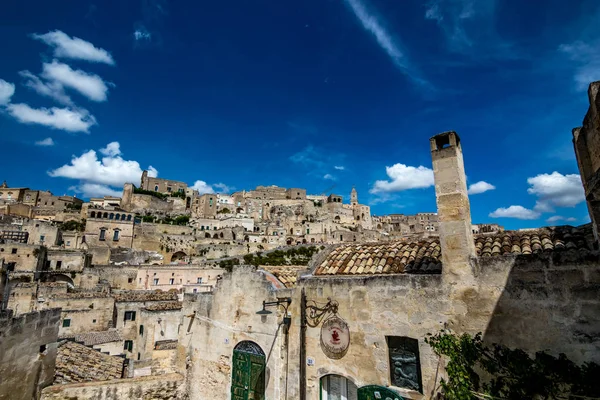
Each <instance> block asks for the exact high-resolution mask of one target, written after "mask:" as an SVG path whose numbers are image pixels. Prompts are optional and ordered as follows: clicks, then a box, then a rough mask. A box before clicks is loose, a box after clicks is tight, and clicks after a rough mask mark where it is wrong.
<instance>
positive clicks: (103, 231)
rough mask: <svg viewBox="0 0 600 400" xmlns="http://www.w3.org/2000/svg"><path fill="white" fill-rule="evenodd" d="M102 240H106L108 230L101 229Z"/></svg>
mask: <svg viewBox="0 0 600 400" xmlns="http://www.w3.org/2000/svg"><path fill="white" fill-rule="evenodd" d="M99 239H100V240H105V239H106V229H104V228H101V229H100V238H99Z"/></svg>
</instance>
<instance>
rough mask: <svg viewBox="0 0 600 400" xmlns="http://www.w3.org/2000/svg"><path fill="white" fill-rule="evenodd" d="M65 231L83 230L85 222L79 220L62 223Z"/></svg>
mask: <svg viewBox="0 0 600 400" xmlns="http://www.w3.org/2000/svg"><path fill="white" fill-rule="evenodd" d="M62 230H63V231H79V232H83V231H84V230H85V222H79V221H67V222H63V224H62Z"/></svg>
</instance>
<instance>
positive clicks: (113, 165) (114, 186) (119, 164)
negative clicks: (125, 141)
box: [48, 142, 158, 196]
mask: <svg viewBox="0 0 600 400" xmlns="http://www.w3.org/2000/svg"><path fill="white" fill-rule="evenodd" d="M100 151H101V152H102V154H104V155H105V156H104V157H102V159H98V155H97V153H96V152H95V151H94V150H89V151H87V152H85V153H83V154H82V155H81V156H79V157H76V156H73V158H72V159H71V163H70V164H65V165H63V166H62V167H59V168H57V169H55V170H52V171H48V175H50V176H51V177H53V178H59V177H60V178H67V179H77V180H79V184H78V185H77V186H75V188H76V189H77V190H78V191H79V192H81V193H84V194H85V196H103V195H105V194H106V195H111V196H112V195H116V194H115V193H120V192H119V189H120V188H122V187H123V184H125V183H128V182H138V181H139V180H140V177H141V176H142V168H141V167H140V164H139V163H138V162H137V161H133V160H124V159H123V158H122V157H121V151H120V146H119V144H118V143H117V142H112V143H109V144H108V145H107V146H106V147H105V148H103V149H101V150H100ZM157 175H158V171H157V170H156V168H153V167H152V166H150V167H148V176H151V177H156V176H157Z"/></svg>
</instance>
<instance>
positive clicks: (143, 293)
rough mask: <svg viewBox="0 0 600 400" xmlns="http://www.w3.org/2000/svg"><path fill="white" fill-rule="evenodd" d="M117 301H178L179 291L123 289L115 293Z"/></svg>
mask: <svg viewBox="0 0 600 400" xmlns="http://www.w3.org/2000/svg"><path fill="white" fill-rule="evenodd" d="M113 297H114V298H115V301H116V302H126V301H169V300H171V301H177V292H176V291H168V292H163V291H162V290H122V291H119V292H115V293H113Z"/></svg>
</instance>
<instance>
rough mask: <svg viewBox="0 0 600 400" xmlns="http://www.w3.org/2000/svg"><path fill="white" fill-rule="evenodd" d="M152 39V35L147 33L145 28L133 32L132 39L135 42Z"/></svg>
mask: <svg viewBox="0 0 600 400" xmlns="http://www.w3.org/2000/svg"><path fill="white" fill-rule="evenodd" d="M151 37H152V35H150V32H148V31H147V30H146V28H144V27H141V28H138V29H136V30H135V32H133V38H134V39H135V40H136V41H139V40H150V38H151Z"/></svg>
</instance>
